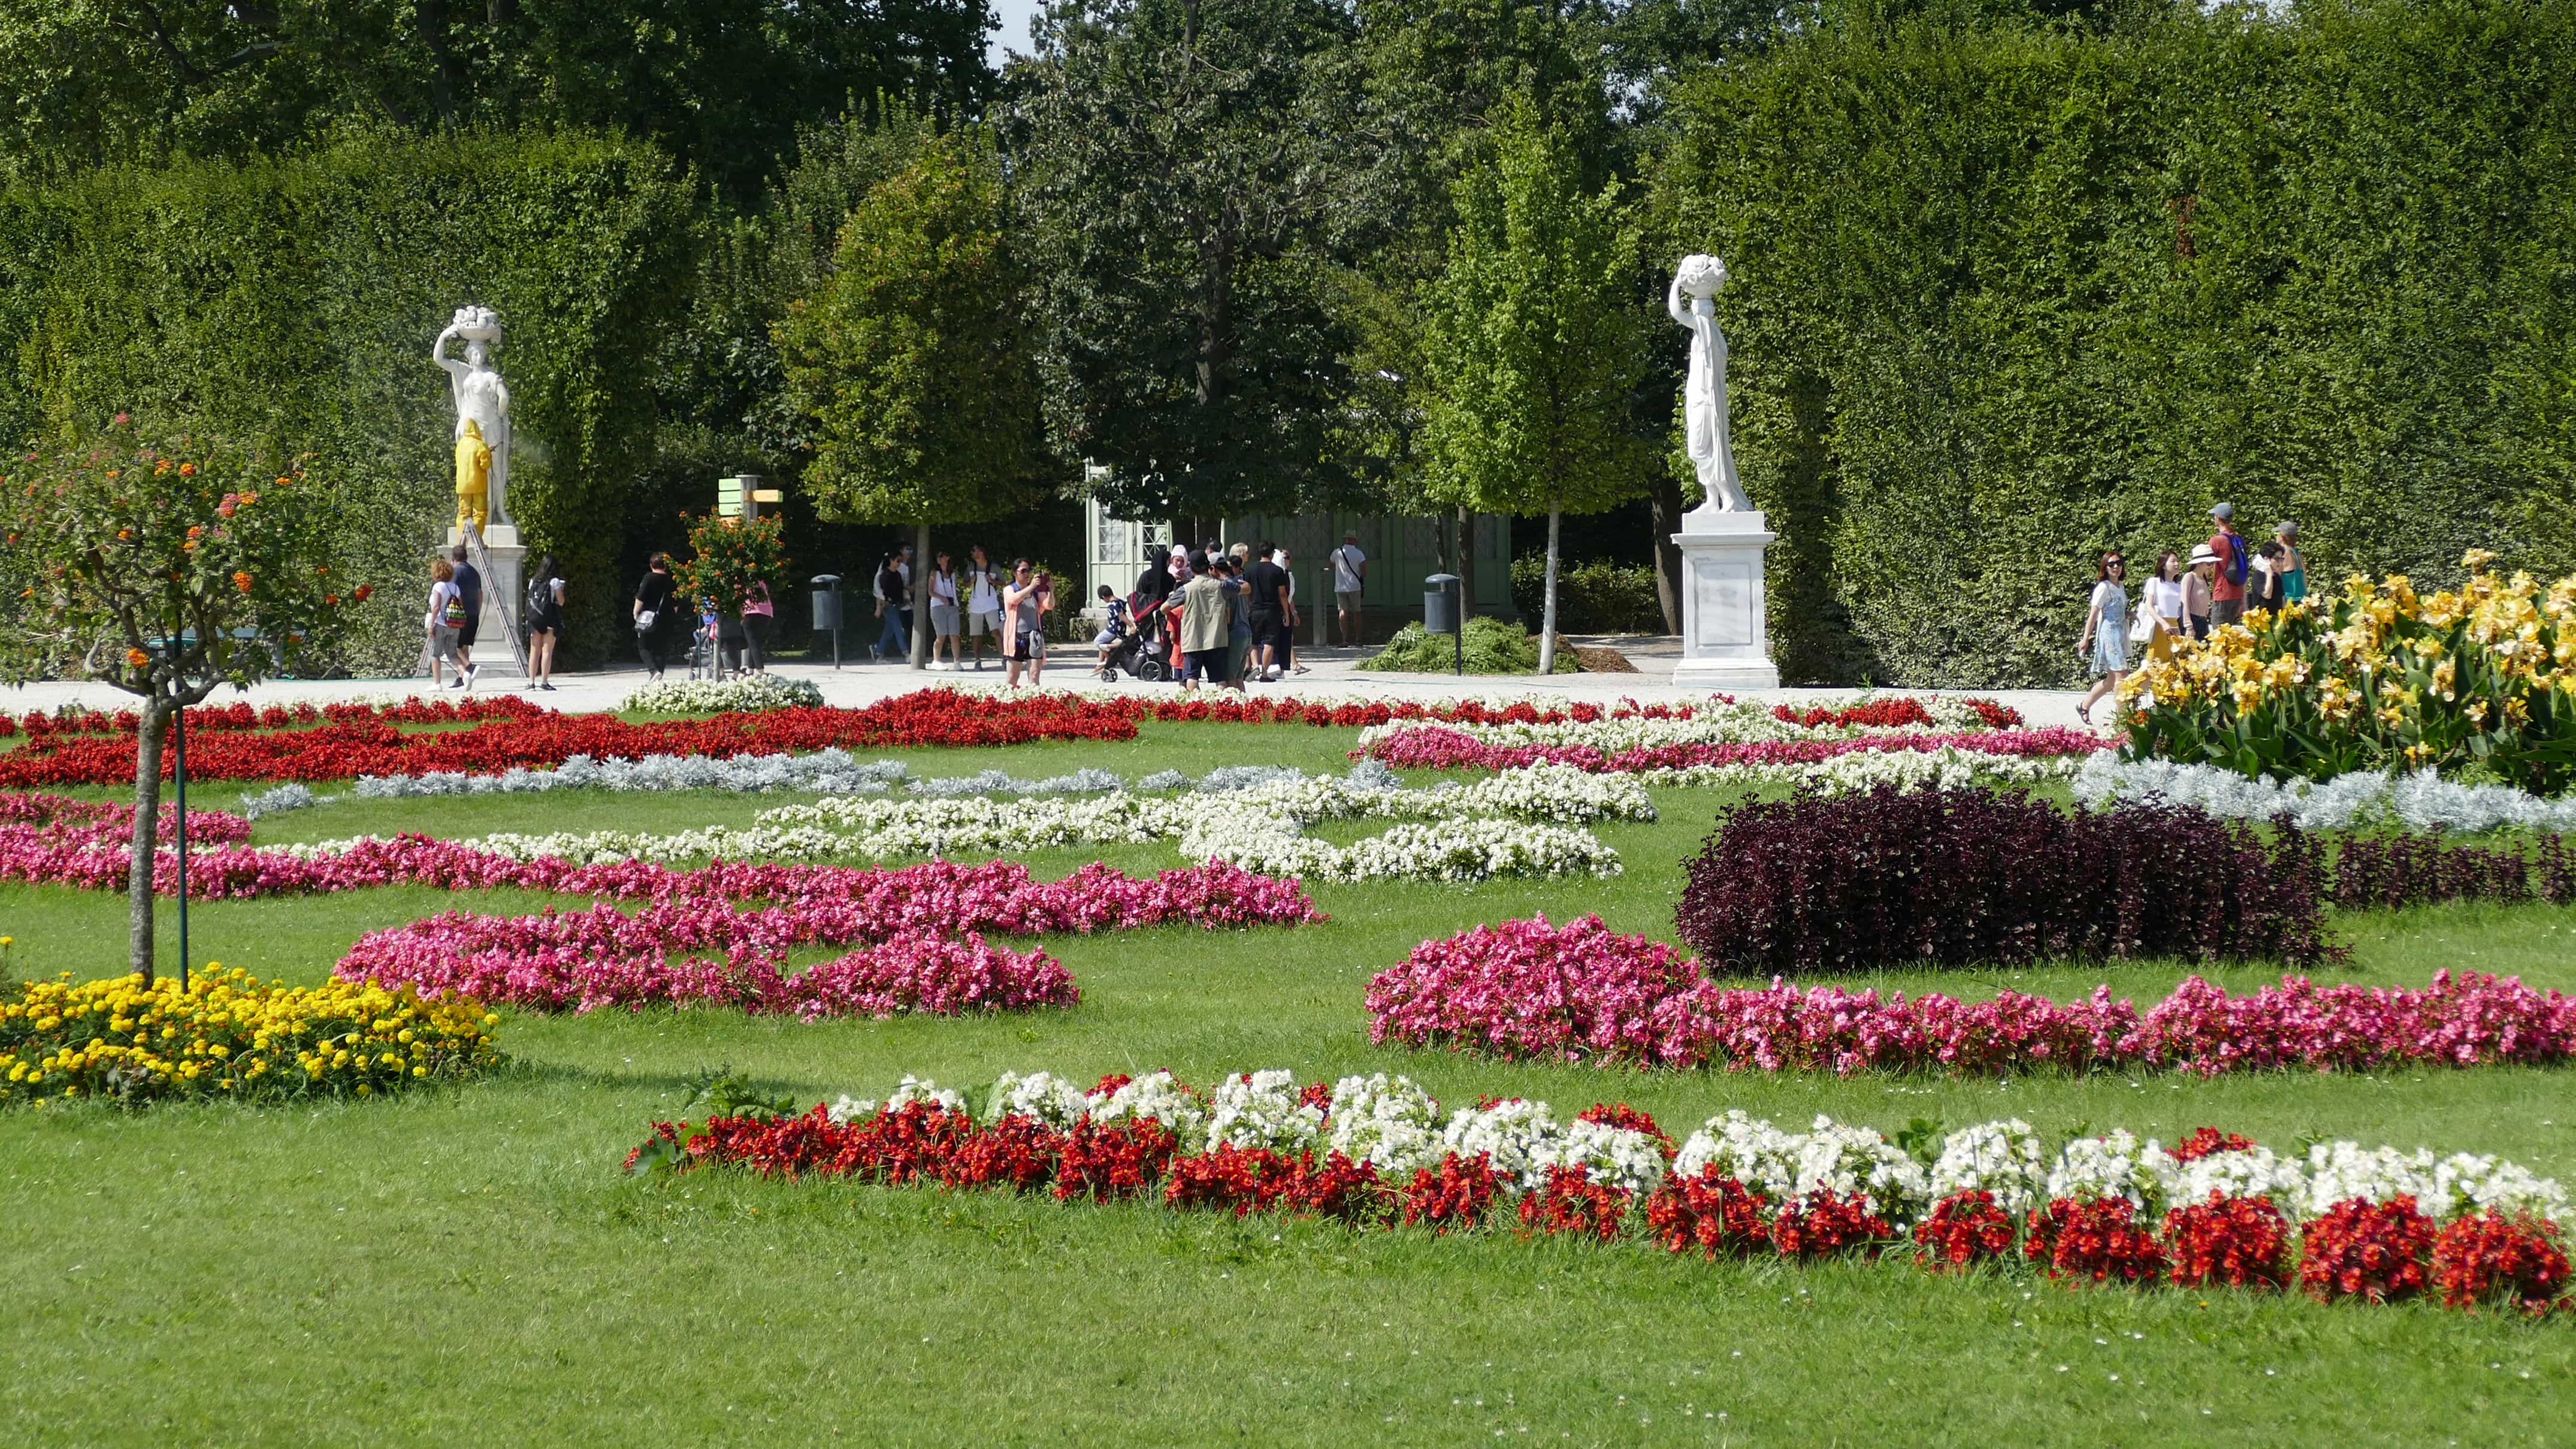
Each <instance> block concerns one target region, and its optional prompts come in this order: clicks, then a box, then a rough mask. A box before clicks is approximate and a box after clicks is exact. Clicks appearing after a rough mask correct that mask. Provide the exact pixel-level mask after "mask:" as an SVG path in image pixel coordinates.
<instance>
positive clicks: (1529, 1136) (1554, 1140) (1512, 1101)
mask: <svg viewBox="0 0 2576 1449" xmlns="http://www.w3.org/2000/svg"><path fill="white" fill-rule="evenodd" d="M1440 1149H1441V1151H1442V1152H1444V1153H1449V1152H1455V1153H1457V1154H1458V1155H1459V1156H1460V1157H1474V1156H1475V1155H1477V1154H1478V1153H1483V1154H1484V1157H1485V1163H1486V1165H1487V1166H1489V1167H1491V1168H1493V1170H1494V1175H1495V1176H1496V1177H1498V1178H1502V1179H1504V1180H1505V1181H1506V1182H1507V1183H1508V1184H1509V1185H1511V1186H1512V1187H1513V1188H1515V1189H1517V1190H1519V1191H1522V1192H1530V1191H1534V1190H1536V1189H1538V1188H1540V1187H1544V1186H1546V1185H1547V1168H1548V1164H1549V1163H1551V1162H1560V1161H1565V1160H1566V1158H1565V1155H1564V1154H1565V1151H1566V1148H1565V1130H1564V1129H1563V1128H1561V1127H1559V1126H1557V1125H1556V1118H1555V1117H1554V1116H1553V1115H1551V1114H1550V1113H1549V1111H1548V1106H1547V1104H1546V1103H1545V1102H1533V1101H1530V1100H1529V1099H1528V1098H1526V1097H1512V1098H1508V1099H1506V1100H1504V1101H1500V1102H1496V1103H1495V1104H1494V1105H1492V1106H1490V1107H1461V1108H1459V1109H1458V1110H1457V1111H1456V1112H1453V1113H1451V1114H1450V1117H1449V1125H1447V1126H1446V1127H1443V1128H1442V1129H1440ZM1568 1165H1569V1166H1571V1165H1575V1164H1572V1163H1568Z"/></svg>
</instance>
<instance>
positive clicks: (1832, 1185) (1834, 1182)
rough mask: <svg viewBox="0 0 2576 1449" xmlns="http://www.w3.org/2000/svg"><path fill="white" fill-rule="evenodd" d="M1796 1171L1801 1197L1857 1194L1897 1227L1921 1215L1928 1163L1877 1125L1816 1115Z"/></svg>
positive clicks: (1801, 1144) (1800, 1147) (1801, 1146)
mask: <svg viewBox="0 0 2576 1449" xmlns="http://www.w3.org/2000/svg"><path fill="white" fill-rule="evenodd" d="M1797 1173H1798V1176H1797V1183H1796V1191H1797V1192H1798V1193H1799V1194H1800V1195H1804V1194H1806V1193H1810V1192H1814V1191H1816V1190H1817V1189H1819V1188H1827V1189H1831V1190H1832V1191H1834V1192H1836V1193H1839V1194H1841V1195H1842V1196H1844V1197H1850V1196H1852V1195H1853V1194H1855V1193H1857V1194H1859V1195H1861V1196H1863V1197H1866V1198H1868V1199H1869V1205H1870V1207H1871V1208H1872V1209H1873V1210H1875V1211H1876V1212H1877V1213H1878V1214H1879V1215H1880V1216H1882V1217H1884V1218H1886V1219H1888V1220H1889V1222H1890V1223H1892V1224H1895V1225H1898V1226H1903V1225H1905V1224H1908V1223H1911V1222H1912V1221H1913V1220H1914V1219H1915V1218H1916V1217H1918V1216H1920V1215H1921V1213H1922V1209H1923V1199H1924V1192H1925V1190H1926V1185H1927V1184H1926V1180H1925V1177H1924V1172H1923V1165H1922V1164H1921V1163H1919V1162H1916V1161H1915V1160H1914V1159H1913V1158H1911V1157H1909V1156H1907V1155H1906V1154H1905V1150H1904V1149H1903V1148H1900V1147H1898V1146H1897V1145H1896V1144H1895V1143H1893V1142H1890V1141H1888V1140H1887V1138H1886V1137H1885V1136H1883V1135H1881V1134H1880V1133H1879V1131H1878V1129H1876V1128H1874V1127H1861V1126H1855V1125H1853V1124H1851V1123H1847V1122H1837V1121H1835V1120H1834V1119H1832V1118H1831V1117H1824V1116H1819V1117H1817V1118H1816V1122H1815V1126H1814V1127H1813V1128H1812V1129H1811V1130H1810V1131H1808V1132H1807V1134H1806V1135H1805V1136H1804V1137H1803V1138H1801V1139H1800V1140H1799V1143H1798V1156H1797Z"/></svg>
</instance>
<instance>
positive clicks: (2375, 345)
mask: <svg viewBox="0 0 2576 1449" xmlns="http://www.w3.org/2000/svg"><path fill="white" fill-rule="evenodd" d="M2570 76H2576V7H2570V6H2565V5H2535V4H2525V3H2514V0H2386V3H2344V4H2339V3H2334V0H2317V3H2309V4H2305V5H2302V6H2300V7H2298V9H2297V10H2296V11H2295V13H2293V14H2291V15H2288V16H2285V17H2282V18H2278V19H2271V18H2265V17H2263V16H2262V15H2261V14H2260V13H2259V12H2255V11H2250V10H2241V9H2229V10H2224V11H2219V12H2214V13H2210V14H2207V15H2203V14H2200V13H2197V12H2196V11H2189V10H2186V11H2184V12H2181V13H2177V14H2174V15H2171V16H2167V17H2163V18H2160V19H2157V20H2154V21H2152V22H2149V23H2146V24H2144V25H2142V26H2137V27H2133V28H2131V29H2128V30H2126V31H2123V32H2120V33H2113V34H2109V35H2079V34H2073V33H2067V32H2064V31H2045V30H2027V29H2015V28H2010V27H1999V28H1976V27H1942V26H1937V25H1932V24H1929V23H1924V22H1920V21H1916V22H1904V23H1896V24H1887V25H1877V26H1872V25H1864V24H1846V25H1840V26H1829V27H1827V28H1826V29H1825V30H1823V31H1821V32H1819V33H1817V34H1813V35H1810V36H1808V37H1806V38H1804V39H1802V40H1800V41H1797V42H1795V43H1792V44H1790V45H1787V46H1785V47H1783V48H1782V50H1781V51H1780V52H1779V53H1778V54H1777V55H1775V56H1774V57H1773V58H1771V59H1769V60H1767V61H1764V62H1760V63H1756V64H1748V65H1744V66H1740V67H1728V68H1726V69H1724V70H1721V71H1717V72H1713V73H1710V74H1708V75H1706V76H1704V77H1703V78H1702V79H1701V80H1699V81H1698V82H1697V83H1695V84H1694V85H1692V86H1691V87H1690V88H1689V89H1688V90H1687V92H1686V94H1685V97H1684V100H1683V103H1682V106H1681V108H1680V124H1681V127H1682V135H1681V138H1680V140H1679V142H1678V143H1677V145H1676V147H1675V148H1674V151H1673V152H1672V154H1671V157H1670V164H1669V167H1668V170H1667V172H1666V174H1665V175H1664V176H1663V177H1662V178H1661V181H1662V186H1661V193H1660V195H1661V199H1662V202H1663V211H1664V215H1665V217H1666V218H1667V225H1668V228H1669V229H1668V231H1667V244H1668V245H1669V246H1670V247H1671V248H1672V249H1673V250H1674V251H1675V253H1676V254H1678V253H1679V252H1680V251H1682V250H1688V249H1706V250H1711V251H1715V252H1718V253H1720V254H1721V255H1723V256H1724V257H1725V258H1726V259H1727V263H1728V265H1729V267H1730V268H1732V270H1733V273H1734V281H1733V282H1732V283H1731V284H1730V286H1729V288H1728V290H1727V292H1726V294H1725V295H1724V296H1723V297H1722V298H1721V299H1720V301H1719V309H1720V314H1721V317H1722V318H1723V320H1724V322H1725V325H1726V326H1727V328H1728V333H1729V339H1730V341H1731V342H1732V343H1733V349H1734V358H1733V367H1732V376H1731V382H1732V385H1733V388H1734V400H1735V410H1736V416H1737V431H1736V439H1737V443H1738V447H1739V448H1740V450H1741V453H1742V457H1741V461H1742V463H1743V466H1744V471H1745V476H1746V479H1747V482H1748V486H1749V487H1750V488H1751V491H1752V492H1753V494H1754V497H1755V501H1756V502H1757V503H1759V504H1760V505H1761V506H1763V507H1764V508H1765V509H1767V510H1768V511H1769V513H1770V517H1771V519H1772V521H1773V524H1774V526H1775V527H1777V528H1779V530H1780V531H1781V533H1782V535H1783V537H1782V541H1781V543H1780V544H1778V545H1776V546H1775V552H1774V555H1773V559H1772V567H1773V573H1774V578H1775V585H1774V594H1773V599H1772V619H1771V626H1772V633H1773V637H1774V639H1775V640H1777V641H1778V647H1779V651H1780V660H1781V665H1782V669H1783V671H1784V673H1785V674H1787V675H1788V676H1789V677H1791V678H1793V679H1813V680H1834V681H1845V682H1849V681H1856V680H1859V679H1861V678H1864V677H1868V678H1874V679H1876V680H1878V681H1881V682H1901V683H1907V684H1926V685H1929V684H1940V685H1954V686H1992V685H2016V684H2055V683H2061V682H2065V681H2067V680H2069V679H2070V678H2072V677H2073V676H2074V673H2075V667H2076V656H2075V651H2074V645H2075V639H2076V635H2077V632H2078V630H2079V628H2080V627H2081V623H2082V617H2083V610H2084V597H2085V593H2086V590H2087V588H2088V587H2089V585H2090V583H2091V580H2092V570H2091V567H2090V557H2091V555H2092V554H2093V552H2094V550H2096V549H2098V548H2101V547H2105V546H2115V545H2116V546H2118V547H2122V548H2125V549H2127V550H2129V552H2130V556H2131V557H2132V558H2136V559H2148V560H2151V559H2152V558H2153V557H2154V552H2155V550H2157V549H2159V548H2163V547H2172V548H2177V549H2181V550H2184V551H2186V552H2187V551H2188V549H2189V547H2190V545H2191V544H2192V543H2194V542H2195V541H2197V540H2199V539H2201V538H2203V537H2205V536H2206V535H2207V533H2208V531H2209V529H2208V524H2207V521H2206V517H2205V513H2206V510H2207V508H2208V507H2209V505H2210V504H2211V503H2213V502H2215V501H2217V500H2220V499H2227V500H2232V501H2233V502H2234V503H2235V504H2236V507H2237V516H2238V518H2239V520H2240V521H2241V522H2242V523H2244V524H2246V525H2247V526H2248V530H2249V532H2250V531H2253V530H2255V529H2263V530H2268V529H2269V527H2270V525H2271V524H2272V522H2273V521H2274V520H2275V519H2277V518H2280V517H2293V518H2296V519H2297V520H2298V521H2299V523H2300V527H2301V531H2302V537H2303V540H2304V541H2305V542H2306V543H2307V545H2308V548H2309V552H2310V558H2311V560H2312V568H2313V569H2314V571H2315V572H2316V573H2318V574H2320V575H2323V576H2324V579H2323V580H2321V582H2322V581H2330V580H2331V579H2332V578H2334V577H2335V576H2338V575H2340V574H2341V573H2342V572H2344V571H2346V570H2349V569H2369V570H2385V569H2401V570H2406V571H2409V572H2412V573H2415V574H2417V575H2419V576H2434V577H2440V576H2446V575H2448V574H2452V573H2456V564H2457V560H2458V557H2459V555H2460V553H2461V552H2462V551H2463V550H2464V549H2466V548H2468V547H2470V546H2472V545H2482V546H2487V547H2492V548H2496V549H2498V550H2499V551H2501V552H2502V553H2504V554H2505V555H2506V556H2507V559H2508V561H2510V562H2514V563H2519V564H2523V565H2526V566H2529V567H2532V568H2534V569H2549V570H2555V571H2564V570H2567V569H2570V568H2576V144H2571V143H2576V85H2571V84H2570V83H2569V79H2568V78H2569V77H2570ZM2140 572H2141V573H2142V572H2143V569H2141V570H2140Z"/></svg>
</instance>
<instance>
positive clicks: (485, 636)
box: [440, 523, 528, 672]
mask: <svg viewBox="0 0 2576 1449" xmlns="http://www.w3.org/2000/svg"><path fill="white" fill-rule="evenodd" d="M464 541H465V531H464V530H463V529H461V528H458V527H456V526H455V525H454V524H449V525H448V528H447V545H446V548H447V549H453V548H455V547H456V546H457V545H458V544H460V543H463V542H464ZM483 552H484V553H486V554H488V555H490V556H491V559H492V567H491V568H490V569H489V570H488V571H485V570H477V571H478V572H488V573H489V575H490V576H489V577H487V578H485V579H484V580H483V620H482V622H481V623H480V624H479V625H477V626H476V628H475V631H474V632H475V636H476V637H475V640H474V663H475V665H476V667H477V668H478V669H490V668H491V667H492V666H493V665H494V664H496V663H508V662H509V661H511V660H513V659H515V658H517V657H518V655H519V652H520V647H524V646H518V647H514V641H515V639H516V635H515V633H514V631H515V630H516V629H517V627H518V625H517V623H516V621H517V619H518V617H519V613H520V611H521V610H524V609H525V608H527V587H528V585H527V561H528V551H527V549H526V548H525V547H523V546H522V545H521V544H520V543H519V529H518V526H517V525H516V524H509V523H495V524H493V525H492V526H491V527H489V528H486V529H485V530H484V531H483ZM440 556H441V557H442V558H443V557H445V556H446V550H445V549H442V550H441V551H440ZM473 556H474V555H473V553H472V551H471V550H468V551H467V553H466V557H467V558H468V559H469V560H470V559H472V558H473ZM522 672H524V667H523V670H522Z"/></svg>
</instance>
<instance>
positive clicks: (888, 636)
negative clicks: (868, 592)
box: [868, 553, 912, 660]
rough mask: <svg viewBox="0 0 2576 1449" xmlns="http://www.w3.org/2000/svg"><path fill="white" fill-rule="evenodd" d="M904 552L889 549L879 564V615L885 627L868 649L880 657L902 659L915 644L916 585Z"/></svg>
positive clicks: (877, 588) (876, 656) (877, 585)
mask: <svg viewBox="0 0 2576 1449" xmlns="http://www.w3.org/2000/svg"><path fill="white" fill-rule="evenodd" d="M902 563H903V555H901V554H899V553H889V554H887V555H886V556H885V559H884V561H883V562H881V563H879V564H878V565H877V583H876V594H877V617H878V618H880V619H883V620H885V627H884V628H882V629H879V630H878V631H877V642H876V643H874V644H872V645H870V646H869V648H868V653H869V654H870V655H871V656H872V657H874V658H877V659H880V660H883V659H900V658H902V657H904V655H905V654H906V653H907V652H908V651H909V650H910V648H911V645H912V585H911V582H910V581H909V580H907V579H906V578H904V576H903V569H902V567H901V565H902Z"/></svg>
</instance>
